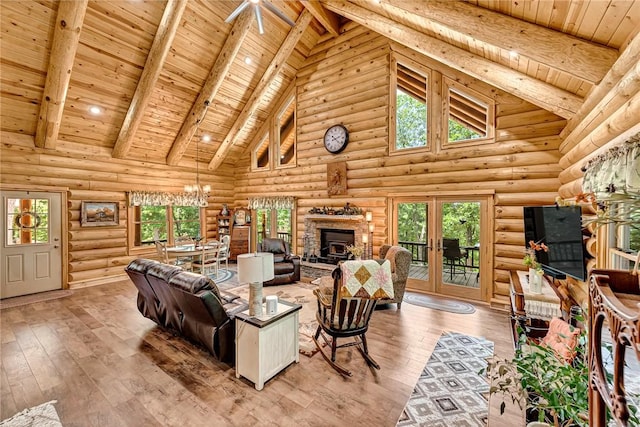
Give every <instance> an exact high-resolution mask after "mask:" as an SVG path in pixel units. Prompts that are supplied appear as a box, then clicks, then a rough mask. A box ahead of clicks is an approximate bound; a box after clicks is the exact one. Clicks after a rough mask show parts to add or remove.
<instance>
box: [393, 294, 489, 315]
mask: <svg viewBox="0 0 640 427" xmlns="http://www.w3.org/2000/svg"><path fill="white" fill-rule="evenodd" d="M402 301H404V302H406V303H409V304H413V305H419V306H420V307H426V308H432V309H434V310H442V311H449V312H451V313H458V314H471V313H475V311H476V308H475V307H474V306H473V305H471V304H469V303H466V302H462V301H457V300H454V299H447V298H442V297H438V296H435V295H425V294H418V293H415V292H405V294H404V298H403V299H402Z"/></svg>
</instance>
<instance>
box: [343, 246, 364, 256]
mask: <svg viewBox="0 0 640 427" xmlns="http://www.w3.org/2000/svg"><path fill="white" fill-rule="evenodd" d="M347 252H349V253H350V254H351V255H353V258H354V259H357V260H359V259H360V258H361V257H362V253H363V252H364V248H363V247H362V246H355V245H349V246H347Z"/></svg>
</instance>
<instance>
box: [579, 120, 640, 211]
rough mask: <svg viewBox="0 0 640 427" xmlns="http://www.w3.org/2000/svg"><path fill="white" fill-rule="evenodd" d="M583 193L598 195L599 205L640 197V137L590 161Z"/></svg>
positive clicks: (583, 182)
mask: <svg viewBox="0 0 640 427" xmlns="http://www.w3.org/2000/svg"><path fill="white" fill-rule="evenodd" d="M582 190H583V191H584V192H585V193H593V194H595V196H596V199H597V200H600V201H604V200H609V199H617V198H624V195H625V194H636V195H637V194H640V133H637V134H636V135H634V136H633V137H631V138H630V139H629V140H627V141H626V142H624V143H623V144H622V145H619V146H617V147H613V148H612V149H610V150H608V151H607V152H606V153H604V154H602V155H599V156H596V157H594V158H593V159H591V160H590V161H589V162H588V163H587V166H586V168H585V173H584V178H583V179H582Z"/></svg>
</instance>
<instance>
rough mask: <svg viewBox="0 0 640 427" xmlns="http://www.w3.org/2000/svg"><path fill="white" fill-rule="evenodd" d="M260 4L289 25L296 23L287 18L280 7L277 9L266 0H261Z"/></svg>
mask: <svg viewBox="0 0 640 427" xmlns="http://www.w3.org/2000/svg"><path fill="white" fill-rule="evenodd" d="M261 4H262V5H264V7H266V8H267V9H269V11H270V12H271V13H273V14H274V15H276V16H277V17H278V18H280V19H282V20H283V21H284V22H286V23H287V24H289V25H291V26H292V27H293V26H295V25H296V23H295V22H293V21H292V20H291V19H289V17H288V16H287V15H285V14H284V13H282V11H281V10H280V9H278V8H277V7H275V6H274V5H272V4H271V3H269V2H268V1H263V2H262V3H261Z"/></svg>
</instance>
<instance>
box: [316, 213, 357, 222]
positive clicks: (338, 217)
mask: <svg viewBox="0 0 640 427" xmlns="http://www.w3.org/2000/svg"><path fill="white" fill-rule="evenodd" d="M304 219H305V220H307V219H309V220H312V221H313V220H316V221H362V220H363V219H364V215H323V214H307V215H305V216H304Z"/></svg>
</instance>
